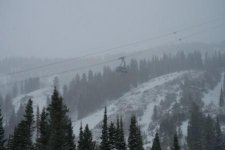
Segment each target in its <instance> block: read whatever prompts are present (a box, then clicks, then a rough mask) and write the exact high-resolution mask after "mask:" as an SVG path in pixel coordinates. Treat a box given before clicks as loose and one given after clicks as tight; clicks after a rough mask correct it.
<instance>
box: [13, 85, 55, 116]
mask: <svg viewBox="0 0 225 150" xmlns="http://www.w3.org/2000/svg"><path fill="white" fill-rule="evenodd" d="M52 92H53V88H52V87H48V88H43V89H39V90H36V91H34V92H31V93H27V94H24V95H20V96H18V97H16V98H14V99H13V105H14V106H15V112H17V111H18V110H19V107H20V105H21V104H22V105H25V104H26V103H27V101H28V100H29V99H32V101H33V108H34V112H35V111H36V108H37V106H39V109H40V110H42V109H43V108H44V107H45V106H46V105H47V100H48V97H50V96H51V94H52Z"/></svg>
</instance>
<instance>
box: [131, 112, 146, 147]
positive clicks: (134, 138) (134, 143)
mask: <svg viewBox="0 0 225 150" xmlns="http://www.w3.org/2000/svg"><path fill="white" fill-rule="evenodd" d="M128 147H129V149H130V150H142V149H143V143H142V139H141V133H140V130H139V128H138V126H137V120H136V116H135V115H133V116H131V122H130V129H129V137H128Z"/></svg>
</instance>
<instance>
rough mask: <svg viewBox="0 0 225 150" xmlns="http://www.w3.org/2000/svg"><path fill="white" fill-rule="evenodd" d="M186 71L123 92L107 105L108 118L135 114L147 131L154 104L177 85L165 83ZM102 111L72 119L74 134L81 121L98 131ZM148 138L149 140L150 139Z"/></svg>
mask: <svg viewBox="0 0 225 150" xmlns="http://www.w3.org/2000/svg"><path fill="white" fill-rule="evenodd" d="M186 73H188V72H187V71H185V72H176V73H171V74H167V75H164V76H161V77H157V78H154V79H151V80H150V81H148V82H146V83H144V84H141V85H139V86H138V87H137V88H134V89H132V90H131V91H129V92H127V93H125V94H124V95H123V96H122V97H120V98H118V99H117V100H114V101H113V103H111V104H109V105H108V106H107V113H108V117H109V120H110V121H114V120H115V119H116V117H117V116H118V115H119V116H122V117H123V118H124V119H125V120H126V119H128V120H129V118H130V115H131V114H136V115H137V116H138V122H139V125H140V126H141V127H142V131H143V132H148V127H149V123H150V122H151V116H152V113H153V108H154V105H156V104H159V102H160V101H161V100H162V99H164V97H165V95H166V93H167V92H169V91H170V90H173V91H176V90H177V89H174V88H175V87H177V86H173V87H170V88H169V87H168V86H166V84H167V83H169V82H172V81H173V80H175V79H177V78H179V77H182V76H183V75H184V74H186ZM103 113H104V108H102V109H100V110H98V111H96V112H95V113H93V114H91V115H89V116H87V117H85V118H82V119H81V120H77V121H74V123H73V126H74V132H75V135H78V134H79V127H80V124H81V122H82V124H83V125H85V124H88V125H89V128H90V129H92V131H93V132H94V133H95V134H96V133H99V131H98V127H99V124H100V123H101V121H102V119H103ZM96 136H97V137H95V138H97V139H98V138H99V137H98V135H96ZM149 140H150V141H151V139H149Z"/></svg>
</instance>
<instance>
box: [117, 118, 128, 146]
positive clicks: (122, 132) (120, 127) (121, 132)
mask: <svg viewBox="0 0 225 150" xmlns="http://www.w3.org/2000/svg"><path fill="white" fill-rule="evenodd" d="M119 123H120V125H119V134H118V135H119V136H118V137H119V142H118V143H119V148H118V149H119V150H126V142H125V138H124V131H123V119H122V117H121V118H120V122H119Z"/></svg>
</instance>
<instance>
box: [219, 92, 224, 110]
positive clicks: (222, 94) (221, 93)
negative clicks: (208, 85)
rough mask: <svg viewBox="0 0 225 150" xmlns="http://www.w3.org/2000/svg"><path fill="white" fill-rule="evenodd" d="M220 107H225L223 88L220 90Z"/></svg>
mask: <svg viewBox="0 0 225 150" xmlns="http://www.w3.org/2000/svg"><path fill="white" fill-rule="evenodd" d="M219 105H220V107H223V106H224V93H223V88H221V90H220V103H219Z"/></svg>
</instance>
